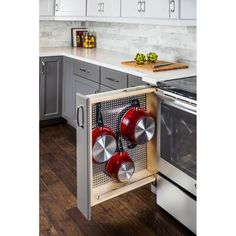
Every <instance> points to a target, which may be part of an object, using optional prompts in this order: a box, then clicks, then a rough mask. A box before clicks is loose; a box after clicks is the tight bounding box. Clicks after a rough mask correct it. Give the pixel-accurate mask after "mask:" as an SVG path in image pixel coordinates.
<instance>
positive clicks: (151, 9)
mask: <svg viewBox="0 0 236 236" xmlns="http://www.w3.org/2000/svg"><path fill="white" fill-rule="evenodd" d="M142 11H144V15H143V16H144V17H147V18H169V0H146V1H142Z"/></svg>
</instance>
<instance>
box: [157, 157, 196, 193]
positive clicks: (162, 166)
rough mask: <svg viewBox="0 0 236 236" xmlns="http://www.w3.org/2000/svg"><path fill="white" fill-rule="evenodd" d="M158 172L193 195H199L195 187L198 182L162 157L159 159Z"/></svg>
mask: <svg viewBox="0 0 236 236" xmlns="http://www.w3.org/2000/svg"><path fill="white" fill-rule="evenodd" d="M158 171H159V172H161V173H162V174H163V175H165V176H167V177H168V178H169V179H171V180H173V181H174V182H175V183H176V184H178V185H180V186H181V187H183V188H184V189H186V190H187V191H188V192H190V193H192V194H193V195H194V196H196V195H197V193H196V187H195V186H196V183H197V181H196V180H195V179H193V178H192V177H190V176H189V175H187V174H185V173H184V172H183V171H181V170H180V169H178V168H176V167H175V166H174V165H172V164H170V163H169V162H167V161H166V160H164V159H162V158H161V157H160V158H158Z"/></svg>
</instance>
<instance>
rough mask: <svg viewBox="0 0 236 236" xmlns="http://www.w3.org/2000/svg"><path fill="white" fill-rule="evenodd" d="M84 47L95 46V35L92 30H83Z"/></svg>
mask: <svg viewBox="0 0 236 236" xmlns="http://www.w3.org/2000/svg"><path fill="white" fill-rule="evenodd" d="M82 40H83V47H84V48H95V47H96V35H95V32H94V31H92V32H91V31H89V32H84V34H83V37H82Z"/></svg>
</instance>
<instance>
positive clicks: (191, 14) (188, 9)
mask: <svg viewBox="0 0 236 236" xmlns="http://www.w3.org/2000/svg"><path fill="white" fill-rule="evenodd" d="M180 18H181V19H196V0H181V4H180Z"/></svg>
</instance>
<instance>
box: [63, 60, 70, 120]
mask: <svg viewBox="0 0 236 236" xmlns="http://www.w3.org/2000/svg"><path fill="white" fill-rule="evenodd" d="M72 94H73V80H72V59H70V58H68V57H64V58H63V83H62V117H63V118H64V119H66V120H68V121H70V122H72V121H73V107H72Z"/></svg>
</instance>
